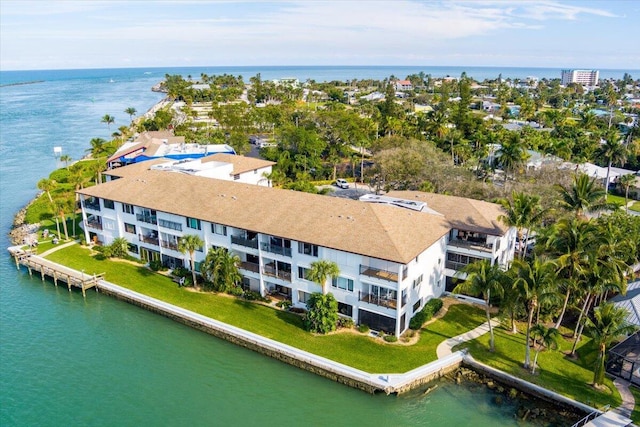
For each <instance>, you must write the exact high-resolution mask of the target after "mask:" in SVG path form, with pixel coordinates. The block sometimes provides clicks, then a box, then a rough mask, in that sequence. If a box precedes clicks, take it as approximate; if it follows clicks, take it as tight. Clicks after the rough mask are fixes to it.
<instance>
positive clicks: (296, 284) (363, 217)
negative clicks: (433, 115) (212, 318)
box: [78, 154, 516, 336]
mask: <svg viewBox="0 0 640 427" xmlns="http://www.w3.org/2000/svg"><path fill="white" fill-rule="evenodd" d="M272 166H273V163H272V162H266V161H263V160H258V159H252V158H247V157H242V156H234V155H227V154H216V155H214V156H209V157H205V158H202V159H198V160H192V161H188V160H183V161H175V160H167V159H157V160H150V161H147V162H143V163H138V164H134V165H129V166H125V167H121V168H117V169H114V170H110V171H107V172H106V173H105V175H106V179H107V182H105V183H102V184H99V185H97V186H95V187H90V188H85V189H82V190H80V191H79V192H78V193H79V195H80V199H81V204H82V215H83V225H84V230H85V237H86V239H87V241H88V242H90V243H94V244H109V243H110V242H112V241H113V240H114V239H115V238H118V237H123V238H125V239H126V240H127V241H128V242H129V251H130V254H131V255H132V256H135V257H138V258H140V259H142V260H145V261H147V262H152V261H156V262H161V263H163V264H164V265H166V266H167V267H170V268H171V267H173V268H175V267H178V266H180V267H186V268H189V265H190V263H189V254H182V253H181V252H179V251H178V241H179V239H180V238H181V237H182V236H184V235H190V234H195V235H198V236H199V237H200V238H201V239H202V241H203V242H204V246H203V247H202V248H201V250H199V251H197V252H196V253H195V261H196V263H195V266H196V270H199V266H200V263H201V262H202V261H203V260H204V258H205V256H206V252H207V251H208V250H209V249H210V248H213V247H224V248H227V249H228V250H229V251H231V252H232V253H234V254H236V255H238V257H239V258H240V261H241V262H240V265H239V269H240V272H241V274H242V276H243V282H242V284H243V287H244V288H245V289H247V290H252V291H255V292H259V293H260V294H262V295H263V296H264V295H267V294H279V295H281V296H283V297H286V298H287V299H289V300H290V301H291V303H292V305H293V307H299V308H305V307H306V301H307V300H308V298H309V297H310V296H311V294H312V293H314V292H321V291H322V289H321V287H320V285H319V284H317V283H314V282H313V281H311V280H308V273H309V270H310V268H311V264H312V263H313V262H314V261H317V260H321V259H322V260H328V261H332V262H335V263H336V264H337V265H338V267H339V271H340V274H339V277H336V278H334V279H329V281H328V282H327V284H326V291H328V292H331V293H333V295H334V296H335V298H336V299H337V301H338V305H339V311H340V313H341V314H342V315H344V316H348V317H351V318H352V319H353V320H354V321H355V322H356V323H357V324H366V325H368V326H369V327H370V328H372V329H374V330H382V331H385V332H386V333H390V334H395V335H396V336H397V335H400V334H402V333H403V332H404V331H405V330H406V329H407V328H408V327H409V321H410V319H411V318H412V317H413V315H414V314H415V313H417V312H419V311H420V310H421V309H422V308H423V306H424V304H425V303H426V302H427V301H428V300H430V299H431V298H434V297H438V296H440V295H442V294H443V293H444V292H445V287H446V286H447V284H451V279H452V277H454V275H455V274H456V272H457V271H459V270H460V269H462V268H463V267H464V266H465V265H466V264H469V263H471V262H474V261H476V260H478V259H484V258H487V259H490V260H491V261H492V262H493V263H499V264H501V265H503V266H506V265H507V264H508V263H509V262H510V261H511V260H512V259H513V254H514V246H515V245H514V243H515V237H516V231H515V229H513V228H508V227H505V226H503V225H502V224H501V223H500V222H499V220H498V217H499V215H500V214H501V213H502V211H501V208H500V207H499V206H498V205H496V204H492V203H487V202H483V201H478V200H472V199H466V198H461V197H451V196H444V195H439V194H430V193H422V192H395V193H390V194H387V195H385V196H377V195H367V196H364V197H362V198H361V200H350V199H344V198H337V197H329V196H325V195H316V194H309V193H302V192H296V191H291V190H282V189H277V188H272V187H271V186H270V182H269V181H268V179H267V177H268V175H269V173H270V172H271V167H272Z"/></svg>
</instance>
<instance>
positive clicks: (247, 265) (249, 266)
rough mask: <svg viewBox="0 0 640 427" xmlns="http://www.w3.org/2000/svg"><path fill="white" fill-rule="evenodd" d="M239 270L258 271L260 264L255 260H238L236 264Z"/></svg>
mask: <svg viewBox="0 0 640 427" xmlns="http://www.w3.org/2000/svg"><path fill="white" fill-rule="evenodd" d="M238 267H239V268H240V269H241V270H247V271H252V272H254V273H260V264H256V263H255V262H246V261H242V262H240V265H239V266H238Z"/></svg>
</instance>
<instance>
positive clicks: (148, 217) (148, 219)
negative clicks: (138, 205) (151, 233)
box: [136, 214, 158, 225]
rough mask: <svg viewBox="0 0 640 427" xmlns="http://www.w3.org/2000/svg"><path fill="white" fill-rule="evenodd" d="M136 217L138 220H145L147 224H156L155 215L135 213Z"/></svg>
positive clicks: (156, 218)
mask: <svg viewBox="0 0 640 427" xmlns="http://www.w3.org/2000/svg"><path fill="white" fill-rule="evenodd" d="M136 218H137V220H138V221H141V222H146V223H147V224H153V225H156V224H158V217H157V216H156V215H144V214H137V215H136Z"/></svg>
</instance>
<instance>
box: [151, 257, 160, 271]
mask: <svg viewBox="0 0 640 427" xmlns="http://www.w3.org/2000/svg"><path fill="white" fill-rule="evenodd" d="M149 268H150V269H152V270H153V271H160V270H162V262H160V260H157V259H154V260H152V261H149Z"/></svg>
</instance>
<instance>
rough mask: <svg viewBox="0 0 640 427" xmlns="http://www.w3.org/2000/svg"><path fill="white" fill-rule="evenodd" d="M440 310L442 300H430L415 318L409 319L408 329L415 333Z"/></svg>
mask: <svg viewBox="0 0 640 427" xmlns="http://www.w3.org/2000/svg"><path fill="white" fill-rule="evenodd" d="M441 308H442V300H441V299H440V298H432V299H430V300H429V301H428V302H427V303H426V304H425V305H424V307H423V308H422V310H420V311H419V312H417V313H416V315H415V316H413V317H412V318H411V321H410V322H409V329H413V330H415V331H417V330H419V329H420V328H422V325H424V322H426V321H427V320H430V319H431V318H432V317H433V316H434V315H435V314H436V313H437V312H438V311H439V310H440V309H441Z"/></svg>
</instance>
